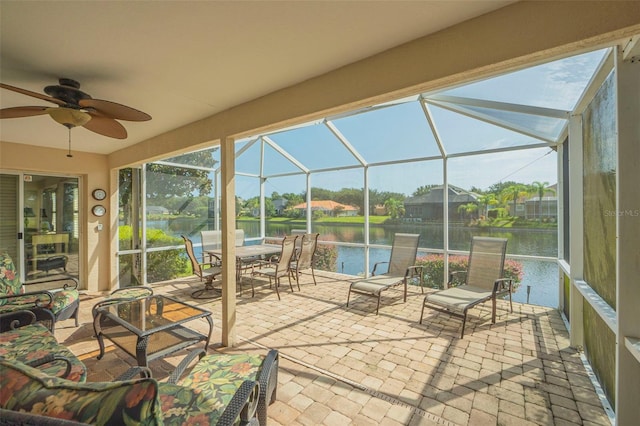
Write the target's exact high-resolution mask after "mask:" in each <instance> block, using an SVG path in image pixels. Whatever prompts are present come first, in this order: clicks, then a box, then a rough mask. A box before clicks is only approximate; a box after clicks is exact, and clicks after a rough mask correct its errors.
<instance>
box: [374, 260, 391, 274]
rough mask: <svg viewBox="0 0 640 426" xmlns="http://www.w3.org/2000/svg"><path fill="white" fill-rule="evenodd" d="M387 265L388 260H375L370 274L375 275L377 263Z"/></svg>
mask: <svg viewBox="0 0 640 426" xmlns="http://www.w3.org/2000/svg"><path fill="white" fill-rule="evenodd" d="M385 264H386V265H388V264H389V262H376V263H374V264H373V270H372V271H371V275H372V276H375V275H376V269H377V268H378V265H385Z"/></svg>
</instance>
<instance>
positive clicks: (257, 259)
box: [182, 230, 319, 300]
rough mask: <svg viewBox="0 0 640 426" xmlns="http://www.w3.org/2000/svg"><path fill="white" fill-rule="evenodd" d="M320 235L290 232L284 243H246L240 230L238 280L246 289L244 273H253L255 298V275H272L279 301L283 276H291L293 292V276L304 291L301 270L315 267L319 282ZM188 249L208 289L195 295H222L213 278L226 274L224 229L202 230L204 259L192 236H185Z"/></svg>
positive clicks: (192, 264) (191, 259)
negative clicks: (316, 260) (316, 257)
mask: <svg viewBox="0 0 640 426" xmlns="http://www.w3.org/2000/svg"><path fill="white" fill-rule="evenodd" d="M318 236H319V234H307V233H302V234H301V233H298V234H292V235H287V236H285V237H284V238H283V239H282V242H281V244H269V243H265V244H255V245H244V231H242V230H236V240H235V241H236V247H235V257H236V259H235V264H236V282H237V283H238V284H239V286H240V293H241V294H242V292H243V287H242V274H243V272H250V275H251V297H254V296H255V287H254V277H256V276H263V277H267V278H269V284H270V285H271V284H272V283H271V281H272V280H273V281H274V287H275V290H276V294H277V296H278V300H280V290H279V286H280V279H281V278H283V277H285V276H286V277H288V279H289V287H290V289H291V291H293V284H292V281H291V278H292V277H293V278H295V279H296V284H297V286H298V290H300V273H301V272H302V271H305V270H311V275H312V277H313V282H314V284H316V278H315V272H314V265H313V258H314V254H315V252H316V248H317V244H318ZM182 238H183V239H184V241H185V248H186V251H187V255H188V256H189V259H190V261H191V266H192V269H193V272H194V274H195V275H197V276H198V277H200V280H201V281H204V284H205V286H204V288H203V289H198V290H196V291H194V292H193V293H192V296H193V297H194V298H209V297H218V296H219V295H220V289H219V288H216V287H214V284H213V281H214V280H215V278H216V277H217V276H219V275H220V274H221V273H222V256H223V253H222V248H221V245H222V235H221V231H202V232H201V239H202V259H203V261H202V262H199V261H198V259H197V257H196V255H195V253H194V250H193V242H192V241H191V239H189V238H187V237H185V236H184V235H183V236H182Z"/></svg>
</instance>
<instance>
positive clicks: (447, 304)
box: [347, 233, 513, 339]
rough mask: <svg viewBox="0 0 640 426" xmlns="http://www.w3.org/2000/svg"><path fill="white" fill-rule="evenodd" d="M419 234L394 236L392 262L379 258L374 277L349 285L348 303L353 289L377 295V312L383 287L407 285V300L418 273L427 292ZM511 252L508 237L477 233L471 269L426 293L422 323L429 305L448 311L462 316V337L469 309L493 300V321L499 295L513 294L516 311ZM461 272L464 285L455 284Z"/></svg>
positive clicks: (398, 234)
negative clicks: (507, 268) (508, 263)
mask: <svg viewBox="0 0 640 426" xmlns="http://www.w3.org/2000/svg"><path fill="white" fill-rule="evenodd" d="M418 240H419V235H418V234H401V233H397V234H395V236H394V240H393V245H392V248H391V257H390V259H389V262H378V263H376V264H375V265H374V267H373V272H372V276H371V277H370V278H366V279H362V280H357V281H354V282H352V283H351V285H350V286H349V294H348V295H347V306H349V298H350V296H351V293H359V294H364V295H367V296H374V297H377V299H378V303H377V305H376V315H377V314H378V310H379V308H380V297H381V294H382V292H383V291H385V290H388V289H390V288H392V287H395V286H399V285H403V286H404V301H405V302H406V301H407V284H408V280H409V279H411V278H415V277H417V278H418V279H419V281H420V290H421V291H422V293H424V272H423V268H422V267H421V266H415V265H414V263H415V259H416V254H417V251H418ZM506 252H507V239H506V238H493V237H473V238H472V240H471V251H470V253H469V263H468V270H467V271H456V272H452V273H451V274H450V276H449V281H448V283H447V288H445V289H444V290H439V291H435V292H431V293H428V294H427V295H425V297H424V300H423V302H422V312H421V314H420V324H422V321H423V319H424V310H425V308H429V309H433V310H436V311H440V312H444V313H447V314H450V315H452V316H455V317H459V318H461V319H462V327H461V332H460V338H461V339H462V338H464V328H465V324H466V321H467V312H468V311H469V309H471V308H473V307H475V306H477V305H479V304H481V303H484V302H487V301H489V300H491V303H492V315H491V322H492V323H493V324H495V322H496V303H497V298H498V297H502V296H506V295H507V294H508V295H509V304H510V308H511V312H513V303H512V300H511V293H512V292H513V281H512V279H510V278H504V277H503V274H504V260H505V256H506ZM382 263H388V265H389V266H388V270H387V272H386V273H383V274H376V272H377V270H378V266H379V265H380V264H382ZM458 274H465V279H464V281H463V284H462V285H459V286H454V278H455V276H456V275H458Z"/></svg>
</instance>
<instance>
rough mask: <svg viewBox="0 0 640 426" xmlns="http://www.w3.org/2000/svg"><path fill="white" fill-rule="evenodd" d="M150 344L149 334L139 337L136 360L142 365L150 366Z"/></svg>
mask: <svg viewBox="0 0 640 426" xmlns="http://www.w3.org/2000/svg"><path fill="white" fill-rule="evenodd" d="M148 344H149V336H144V337H138V343H137V344H136V360H137V361H138V365H139V366H140V367H148V366H149V365H148V364H147V345H148Z"/></svg>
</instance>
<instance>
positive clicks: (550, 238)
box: [148, 219, 559, 307]
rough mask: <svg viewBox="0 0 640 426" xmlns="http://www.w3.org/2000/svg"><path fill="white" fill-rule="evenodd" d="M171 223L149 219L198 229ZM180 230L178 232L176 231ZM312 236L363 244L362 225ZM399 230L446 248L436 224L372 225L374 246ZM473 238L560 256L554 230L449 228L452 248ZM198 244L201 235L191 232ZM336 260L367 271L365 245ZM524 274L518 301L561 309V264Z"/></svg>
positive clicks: (254, 231) (383, 255) (343, 251)
mask: <svg viewBox="0 0 640 426" xmlns="http://www.w3.org/2000/svg"><path fill="white" fill-rule="evenodd" d="M179 222H180V223H179V224H178V223H176V222H173V223H169V221H150V222H149V223H148V226H149V227H150V228H151V227H152V228H159V229H163V230H164V231H165V232H167V233H168V234H170V235H174V236H179V235H180V234H182V233H185V232H188V231H187V229H197V228H198V226H197V225H196V224H195V223H193V222H191V221H188V222H190V223H185V222H186V221H185V220H184V219H181V220H180V221H179ZM237 226H238V228H241V229H244V231H245V235H246V238H248V239H250V238H257V237H259V234H260V224H259V222H258V221H256V220H247V221H238V222H237ZM266 226H267V229H266V235H267V236H273V237H281V236H283V235H286V234H290V233H291V230H292V229H301V228H302V227H303V225H302V224H298V223H293V224H291V223H282V222H277V223H269V221H267V224H266ZM176 228H179V229H176ZM313 229H314V232H319V233H320V238H319V240H320V241H321V244H322V241H325V242H326V241H340V242H345V243H364V226H363V225H336V224H331V225H326V224H314V225H313ZM396 232H407V233H417V234H420V247H428V248H431V249H436V250H442V248H443V240H444V238H443V230H442V225H439V224H435V223H411V224H401V225H395V226H387V225H385V226H371V229H370V236H369V239H370V244H373V245H388V246H391V244H392V242H393V235H394V234H395V233H396ZM473 235H479V236H492V237H503V238H508V240H509V243H508V244H507V254H508V255H525V256H544V257H553V258H555V257H557V232H556V230H555V229H496V228H474V227H454V228H451V229H450V230H449V241H450V243H449V246H450V249H451V250H461V251H468V250H469V246H470V242H471V237H472V236H473ZM192 236H193V238H194V242H195V243H196V244H198V243H199V242H200V241H199V231H198V232H195V233H193V234H192ZM337 250H338V258H337V264H336V272H341V273H345V274H349V275H361V274H363V273H364V249H363V248H362V247H351V246H349V247H347V246H340V245H338V246H337ZM389 253H390V249H384V248H372V249H371V250H370V252H369V264H370V268H372V267H373V265H374V263H375V262H384V261H388V260H389ZM426 254H428V251H427V250H422V249H421V250H420V251H419V253H418V255H419V256H422V255H426ZM518 261H519V262H520V263H522V266H523V271H524V276H523V279H522V282H521V283H520V286H519V288H518V290H517V292H516V293H515V294H514V296H513V298H514V301H517V302H521V303H527V302H528V303H530V304H534V305H541V306H549V307H557V306H558V303H559V300H558V266H557V263H556V262H555V261H548V260H534V259H524V260H522V259H520V260H518Z"/></svg>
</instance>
